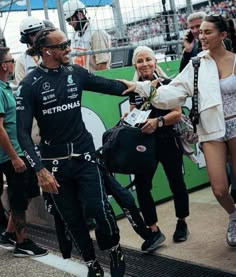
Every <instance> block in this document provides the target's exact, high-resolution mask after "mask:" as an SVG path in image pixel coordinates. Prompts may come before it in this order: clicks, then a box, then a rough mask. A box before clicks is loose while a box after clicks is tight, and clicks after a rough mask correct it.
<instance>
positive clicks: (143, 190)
mask: <svg viewBox="0 0 236 277" xmlns="http://www.w3.org/2000/svg"><path fill="white" fill-rule="evenodd" d="M156 154H157V166H158V163H159V162H160V163H161V164H162V166H163V169H164V171H165V174H166V176H167V179H168V181H169V185H170V189H171V191H172V193H173V199H174V206H175V213H176V217H178V218H185V217H186V216H188V215H189V199H188V192H187V189H186V185H185V183H184V178H183V172H182V170H183V168H182V165H183V154H182V148H181V145H180V142H179V139H178V138H177V137H175V136H172V137H165V138H157V153H156ZM153 175H154V173H153V174H150V175H148V174H147V175H144V174H143V175H139V174H137V175H135V181H134V182H135V185H136V191H137V196H138V201H139V205H140V209H141V212H142V214H143V217H144V220H145V222H146V224H147V225H148V226H151V225H153V224H155V223H156V222H157V213H156V207H155V203H154V200H153V197H152V195H151V189H152V178H153ZM158 185H159V186H160V185H161V184H158Z"/></svg>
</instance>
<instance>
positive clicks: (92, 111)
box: [82, 60, 208, 216]
mask: <svg viewBox="0 0 236 277" xmlns="http://www.w3.org/2000/svg"><path fill="white" fill-rule="evenodd" d="M159 65H160V66H161V67H162V69H163V70H164V71H165V72H166V73H167V75H168V76H175V75H176V74H177V73H178V68H179V61H178V60H176V61H168V62H162V63H159ZM133 74H134V68H133V67H123V68H116V69H110V70H105V71H99V72H96V75H100V76H104V77H107V78H112V79H127V80H132V78H133ZM82 106H83V118H84V120H85V124H86V126H87V127H88V129H89V131H90V132H91V133H92V135H93V137H94V140H95V145H96V147H99V146H100V145H101V138H102V134H103V132H104V131H105V130H106V129H108V128H110V127H112V126H114V125H115V124H116V123H117V122H118V121H119V119H120V117H121V115H122V114H123V113H124V112H125V111H128V108H129V104H128V100H127V97H116V96H107V95H102V94H98V93H93V92H85V93H84V94H83V99H82ZM187 108H188V107H187ZM195 150H196V151H195V152H196V155H197V157H198V159H199V160H200V163H199V164H195V163H193V162H192V161H190V160H189V159H188V158H187V157H184V165H183V172H184V178H185V182H186V185H187V188H188V189H193V188H197V187H199V186H202V185H203V184H206V183H208V176H207V173H206V168H205V162H204V158H203V155H202V153H201V151H200V150H199V148H198V146H197V145H196V146H195ZM116 178H117V180H118V181H119V182H120V183H121V184H122V185H123V186H126V185H128V184H129V183H130V181H131V178H132V176H130V175H121V174H116ZM132 193H133V195H134V197H135V199H136V193H135V188H132ZM152 194H153V197H154V200H155V201H156V202H158V201H163V200H164V199H167V198H169V197H170V196H171V191H170V188H169V185H168V181H167V178H166V176H165V173H164V171H163V168H162V166H161V164H160V165H159V166H158V169H157V171H156V174H155V176H154V179H153V189H152ZM110 201H111V204H112V206H113V208H114V211H115V214H116V215H117V216H118V215H121V214H122V210H121V209H120V207H119V206H118V205H117V203H116V202H115V200H114V199H113V198H112V197H111V199H110Z"/></svg>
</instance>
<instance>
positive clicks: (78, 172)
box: [45, 158, 120, 261]
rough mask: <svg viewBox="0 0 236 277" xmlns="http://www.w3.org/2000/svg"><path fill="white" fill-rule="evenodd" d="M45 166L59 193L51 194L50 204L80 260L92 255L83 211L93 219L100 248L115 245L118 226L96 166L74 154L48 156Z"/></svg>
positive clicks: (92, 257)
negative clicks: (53, 158)
mask: <svg viewBox="0 0 236 277" xmlns="http://www.w3.org/2000/svg"><path fill="white" fill-rule="evenodd" d="M45 166H46V168H47V169H48V170H49V171H50V172H52V173H53V174H54V176H55V178H56V179H57V182H58V183H59V185H60V187H59V189H58V190H59V193H58V194H51V196H52V199H53V201H54V205H55V207H56V209H57V212H58V213H59V214H60V215H61V217H62V219H63V221H64V223H65V224H66V225H67V228H68V231H69V235H70V237H71V239H72V240H73V242H74V244H75V246H76V247H77V248H78V249H80V250H81V252H82V255H83V258H84V260H85V261H88V260H91V259H94V258H95V254H94V250H93V244H92V240H91V238H90V236H89V230H88V227H87V224H86V219H85V214H86V215H87V216H88V217H92V218H95V219H96V230H95V234H96V238H97V242H98V245H99V247H100V249H101V250H105V249H110V248H112V247H113V246H115V245H117V244H118V243H119V238H120V237H119V230H118V227H117V224H116V220H115V216H114V213H113V210H112V208H111V205H110V203H109V202H108V198H107V195H106V193H105V189H104V184H103V180H102V177H101V173H100V171H99V169H98V166H97V165H96V164H94V163H91V162H88V161H86V160H83V159H78V158H72V159H69V160H52V161H50V162H47V163H45ZM88 245H89V247H88Z"/></svg>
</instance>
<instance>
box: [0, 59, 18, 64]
mask: <svg viewBox="0 0 236 277" xmlns="http://www.w3.org/2000/svg"><path fill="white" fill-rule="evenodd" d="M2 63H15V60H14V59H11V60H7V61H3V62H0V64H2Z"/></svg>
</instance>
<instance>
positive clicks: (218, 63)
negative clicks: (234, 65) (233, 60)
mask: <svg viewBox="0 0 236 277" xmlns="http://www.w3.org/2000/svg"><path fill="white" fill-rule="evenodd" d="M225 55H226V53H224V54H223V55H222V57H221V58H220V59H219V60H218V61H217V60H216V59H214V60H215V63H216V65H217V67H219V65H220V63H221V61H222V60H223V58H224V57H225Z"/></svg>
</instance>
